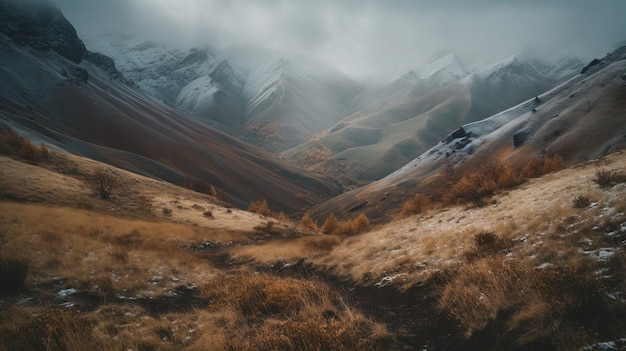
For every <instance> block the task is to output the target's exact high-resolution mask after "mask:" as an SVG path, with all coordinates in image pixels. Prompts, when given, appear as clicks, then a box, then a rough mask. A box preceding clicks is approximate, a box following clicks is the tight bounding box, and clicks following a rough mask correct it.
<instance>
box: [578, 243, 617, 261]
mask: <svg viewBox="0 0 626 351" xmlns="http://www.w3.org/2000/svg"><path fill="white" fill-rule="evenodd" d="M578 252H580V253H582V254H584V255H587V256H589V257H590V258H593V259H595V260H596V261H600V262H603V261H606V260H608V259H609V258H610V257H611V256H613V255H614V254H615V249H613V248H611V247H604V248H600V249H597V250H583V249H578Z"/></svg>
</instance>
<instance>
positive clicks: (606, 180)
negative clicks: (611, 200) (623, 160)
mask: <svg viewBox="0 0 626 351" xmlns="http://www.w3.org/2000/svg"><path fill="white" fill-rule="evenodd" d="M593 181H594V182H595V183H596V184H598V185H599V186H600V187H601V188H610V187H612V186H614V185H616V184H620V183H625V182H626V174H624V173H621V172H617V171H607V170H600V171H597V172H596V176H595V178H593Z"/></svg>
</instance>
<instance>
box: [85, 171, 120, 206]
mask: <svg viewBox="0 0 626 351" xmlns="http://www.w3.org/2000/svg"><path fill="white" fill-rule="evenodd" d="M89 184H90V185H91V188H92V189H93V191H94V192H95V193H96V195H99V196H100V197H101V198H103V199H108V198H109V197H110V196H111V194H112V193H113V189H115V187H116V186H117V184H118V179H117V177H116V176H115V175H114V174H113V173H110V172H107V171H105V170H103V169H98V170H96V171H95V172H93V173H92V174H91V176H90V178H89Z"/></svg>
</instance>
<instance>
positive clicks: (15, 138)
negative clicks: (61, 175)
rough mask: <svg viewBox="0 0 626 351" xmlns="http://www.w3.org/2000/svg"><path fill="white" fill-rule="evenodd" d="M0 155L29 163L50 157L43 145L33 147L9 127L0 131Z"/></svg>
mask: <svg viewBox="0 0 626 351" xmlns="http://www.w3.org/2000/svg"><path fill="white" fill-rule="evenodd" d="M0 153H3V154H5V155H13V156H18V157H20V158H22V159H25V160H29V161H42V160H47V159H49V157H50V151H49V150H48V148H47V147H46V146H45V145H44V144H40V145H39V146H35V145H34V144H33V143H31V142H30V141H29V140H28V139H26V138H25V137H23V136H21V135H19V134H17V133H16V132H14V131H13V130H12V129H11V128H9V127H2V128H1V129H0Z"/></svg>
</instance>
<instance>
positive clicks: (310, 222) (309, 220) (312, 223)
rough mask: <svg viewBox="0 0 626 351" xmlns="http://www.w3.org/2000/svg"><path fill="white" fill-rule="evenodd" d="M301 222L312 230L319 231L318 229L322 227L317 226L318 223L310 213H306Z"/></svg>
mask: <svg viewBox="0 0 626 351" xmlns="http://www.w3.org/2000/svg"><path fill="white" fill-rule="evenodd" d="M300 223H301V224H302V225H303V226H305V227H307V228H309V229H311V230H315V231H318V230H319V229H320V228H319V227H318V226H317V223H315V221H314V220H313V219H312V218H311V216H309V215H304V216H303V217H302V219H301V220H300Z"/></svg>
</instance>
